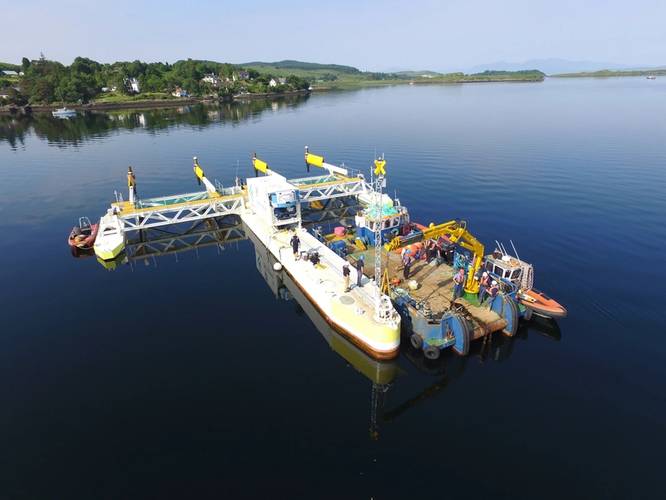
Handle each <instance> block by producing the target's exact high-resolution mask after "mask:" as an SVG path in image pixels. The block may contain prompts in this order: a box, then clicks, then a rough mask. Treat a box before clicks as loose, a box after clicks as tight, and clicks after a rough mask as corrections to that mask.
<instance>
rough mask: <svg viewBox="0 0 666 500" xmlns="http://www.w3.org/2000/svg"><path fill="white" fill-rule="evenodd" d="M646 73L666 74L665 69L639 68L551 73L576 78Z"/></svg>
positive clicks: (645, 74) (640, 74) (642, 74)
mask: <svg viewBox="0 0 666 500" xmlns="http://www.w3.org/2000/svg"><path fill="white" fill-rule="evenodd" d="M648 75H654V76H657V75H659V76H665V75H666V69H639V70H621V71H615V70H608V69H602V70H600V71H581V72H579V73H560V74H557V75H552V76H554V77H559V78H576V77H578V78H585V77H592V78H608V77H616V76H648Z"/></svg>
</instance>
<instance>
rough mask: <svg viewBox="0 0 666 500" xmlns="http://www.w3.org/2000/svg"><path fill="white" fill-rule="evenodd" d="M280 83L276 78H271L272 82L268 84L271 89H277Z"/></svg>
mask: <svg viewBox="0 0 666 500" xmlns="http://www.w3.org/2000/svg"><path fill="white" fill-rule="evenodd" d="M277 84H278V82H277V81H276V80H275V78H271V81H270V82H268V86H269V87H277Z"/></svg>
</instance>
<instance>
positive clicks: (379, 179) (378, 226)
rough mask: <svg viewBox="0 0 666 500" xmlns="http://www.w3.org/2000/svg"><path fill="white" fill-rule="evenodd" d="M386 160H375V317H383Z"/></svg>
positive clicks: (380, 158)
mask: <svg viewBox="0 0 666 500" xmlns="http://www.w3.org/2000/svg"><path fill="white" fill-rule="evenodd" d="M385 166H386V160H385V159H384V156H383V155H382V156H380V157H378V158H377V159H376V160H375V168H374V172H373V173H374V177H373V190H374V206H375V285H376V286H377V289H376V296H375V315H376V316H377V317H378V318H379V317H381V312H380V310H381V299H382V290H381V288H382V189H383V188H384V187H386V179H385V176H386V169H385V168H384V167H385Z"/></svg>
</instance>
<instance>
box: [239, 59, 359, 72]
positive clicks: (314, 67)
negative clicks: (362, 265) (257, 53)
mask: <svg viewBox="0 0 666 500" xmlns="http://www.w3.org/2000/svg"><path fill="white" fill-rule="evenodd" d="M238 66H242V67H244V68H248V67H250V68H275V69H298V70H305V71H333V72H336V73H346V74H358V73H361V71H360V70H359V69H358V68H354V67H353V66H344V65H342V64H320V63H311V62H303V61H293V60H289V59H287V60H284V61H275V62H263V61H254V62H248V63H243V64H239V65H238Z"/></svg>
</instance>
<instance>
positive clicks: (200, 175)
mask: <svg viewBox="0 0 666 500" xmlns="http://www.w3.org/2000/svg"><path fill="white" fill-rule="evenodd" d="M193 160H194V166H193V167H192V168H193V169H194V175H195V176H196V178H197V182H199V183H200V184H203V185H204V187H205V188H206V191H207V192H208V194H217V189H215V186H213V183H212V182H210V181H209V180H208V179H207V178H206V174H204V171H203V169H202V168H201V165H199V160H198V159H197V157H196V156H195V157H194V158H193Z"/></svg>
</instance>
